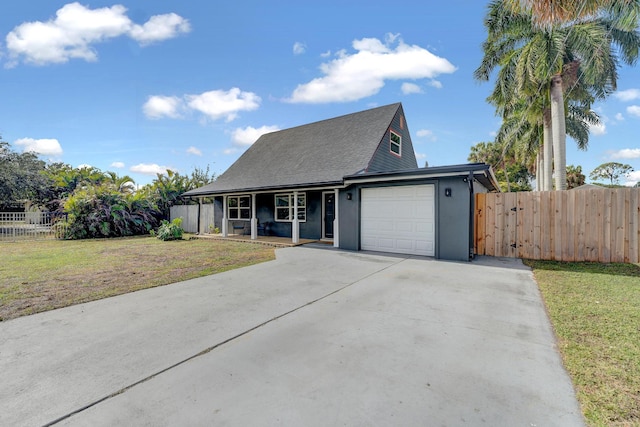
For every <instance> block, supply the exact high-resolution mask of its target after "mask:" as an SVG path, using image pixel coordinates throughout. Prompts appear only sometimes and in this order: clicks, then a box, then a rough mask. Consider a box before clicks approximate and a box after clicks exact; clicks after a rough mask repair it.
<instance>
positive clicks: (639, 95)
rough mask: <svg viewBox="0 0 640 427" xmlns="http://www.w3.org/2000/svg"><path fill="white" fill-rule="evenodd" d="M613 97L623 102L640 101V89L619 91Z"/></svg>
mask: <svg viewBox="0 0 640 427" xmlns="http://www.w3.org/2000/svg"><path fill="white" fill-rule="evenodd" d="M613 96H615V97H616V98H618V99H619V100H620V101H623V102H628V101H633V100H635V99H640V89H627V90H619V91H617V92H616V93H614V94H613Z"/></svg>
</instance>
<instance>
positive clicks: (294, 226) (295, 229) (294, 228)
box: [291, 191, 300, 243]
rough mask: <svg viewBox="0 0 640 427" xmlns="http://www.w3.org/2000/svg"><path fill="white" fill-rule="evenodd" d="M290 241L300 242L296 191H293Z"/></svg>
mask: <svg viewBox="0 0 640 427" xmlns="http://www.w3.org/2000/svg"><path fill="white" fill-rule="evenodd" d="M291 241H292V242H293V243H300V221H298V192H297V191H294V192H293V221H291Z"/></svg>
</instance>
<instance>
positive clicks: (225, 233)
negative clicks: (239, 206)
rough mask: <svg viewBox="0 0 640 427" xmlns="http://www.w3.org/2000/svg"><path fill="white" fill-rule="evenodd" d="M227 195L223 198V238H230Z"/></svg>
mask: <svg viewBox="0 0 640 427" xmlns="http://www.w3.org/2000/svg"><path fill="white" fill-rule="evenodd" d="M228 203H229V202H228V201H227V195H226V194H225V195H224V196H222V237H229V224H228V220H227V204H228Z"/></svg>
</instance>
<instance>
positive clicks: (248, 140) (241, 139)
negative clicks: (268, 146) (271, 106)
mask: <svg viewBox="0 0 640 427" xmlns="http://www.w3.org/2000/svg"><path fill="white" fill-rule="evenodd" d="M277 130H280V128H278V126H262V127H259V128H257V129H256V128H254V127H251V126H247V127H246V128H244V129H241V128H238V129H236V130H234V131H233V132H232V133H231V140H232V141H233V143H234V144H235V145H238V146H243V147H246V146H249V145H251V144H253V143H254V142H256V141H257V140H258V138H260V137H261V136H262V135H264V134H265V133H270V132H275V131H277Z"/></svg>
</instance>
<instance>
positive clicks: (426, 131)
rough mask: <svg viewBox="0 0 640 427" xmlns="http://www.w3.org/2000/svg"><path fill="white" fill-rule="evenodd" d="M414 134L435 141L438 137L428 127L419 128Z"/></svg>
mask: <svg viewBox="0 0 640 427" xmlns="http://www.w3.org/2000/svg"><path fill="white" fill-rule="evenodd" d="M416 136H419V137H420V138H427V139H429V140H430V141H435V140H437V139H438V138H436V136H435V135H434V134H433V131H431V130H429V129H420V130H419V131H417V132H416Z"/></svg>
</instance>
